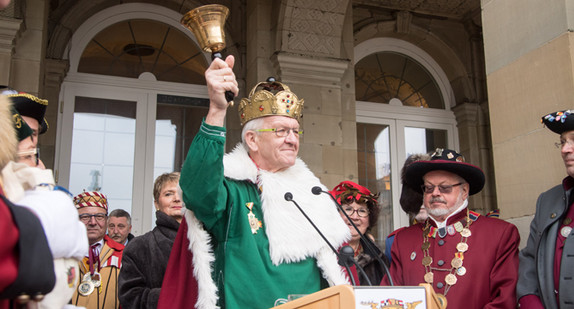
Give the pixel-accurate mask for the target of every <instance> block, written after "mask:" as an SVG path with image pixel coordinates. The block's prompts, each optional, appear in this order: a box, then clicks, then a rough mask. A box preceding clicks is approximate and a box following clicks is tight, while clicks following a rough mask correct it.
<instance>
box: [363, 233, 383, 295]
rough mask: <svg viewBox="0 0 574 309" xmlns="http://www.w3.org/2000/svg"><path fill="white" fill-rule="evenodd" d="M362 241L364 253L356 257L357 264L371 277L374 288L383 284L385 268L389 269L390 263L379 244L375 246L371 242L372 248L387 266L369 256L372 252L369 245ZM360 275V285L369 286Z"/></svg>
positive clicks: (374, 257) (373, 256)
mask: <svg viewBox="0 0 574 309" xmlns="http://www.w3.org/2000/svg"><path fill="white" fill-rule="evenodd" d="M360 241H361V247H362V248H363V252H361V253H359V254H358V255H357V257H356V260H357V264H359V266H361V267H362V268H363V270H364V271H365V273H366V274H367V277H369V280H370V281H371V284H372V285H373V286H377V285H379V284H380V283H381V280H382V279H383V276H384V275H385V266H387V267H388V264H389V262H388V261H387V258H386V257H385V255H384V254H383V252H382V250H381V249H380V248H379V247H378V246H377V244H375V242H372V241H371V242H370V244H371V247H372V249H373V250H374V251H376V254H377V255H378V256H379V257H380V258H381V260H382V261H383V262H384V263H385V265H381V263H380V262H379V259H377V257H376V256H375V255H372V254H369V253H370V251H369V249H368V248H367V247H366V246H367V245H366V244H365V242H364V241H363V240H362V239H361V240H360ZM358 275H359V282H360V283H361V284H360V285H369V284H368V282H367V280H365V279H364V276H363V275H362V274H361V273H360V272H359V273H358Z"/></svg>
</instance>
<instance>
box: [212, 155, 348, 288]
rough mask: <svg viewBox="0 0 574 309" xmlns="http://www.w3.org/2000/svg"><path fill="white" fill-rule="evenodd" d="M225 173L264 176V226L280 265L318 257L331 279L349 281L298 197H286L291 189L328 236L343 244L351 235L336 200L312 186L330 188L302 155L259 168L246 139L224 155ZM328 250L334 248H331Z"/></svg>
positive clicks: (271, 251) (241, 176)
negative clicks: (283, 164)
mask: <svg viewBox="0 0 574 309" xmlns="http://www.w3.org/2000/svg"><path fill="white" fill-rule="evenodd" d="M223 162H224V167H225V176H226V177H228V178H232V179H236V180H249V181H251V182H253V183H257V181H259V185H261V187H262V192H261V201H262V205H263V206H262V208H263V217H264V223H263V224H264V228H265V232H266V234H267V237H268V238H269V254H270V256H271V261H272V262H273V264H275V265H279V264H281V263H291V262H298V261H301V260H303V259H305V258H308V257H313V258H316V259H317V265H318V266H319V267H320V268H321V270H322V271H323V276H325V278H326V279H328V281H330V282H331V283H334V284H340V283H345V282H347V280H346V279H345V276H343V275H342V268H341V267H340V266H339V265H338V264H337V258H336V256H335V254H334V253H333V252H332V251H331V249H330V248H329V246H328V245H327V244H326V243H325V240H324V239H323V238H322V237H321V236H320V235H319V234H318V233H317V231H315V229H314V228H313V226H312V225H311V223H309V221H308V220H307V219H306V218H305V216H304V215H303V214H302V213H301V212H300V211H299V209H297V207H296V206H295V204H294V203H293V202H289V201H286V200H285V198H284V195H285V193H286V192H291V193H292V194H293V200H294V201H296V202H297V204H298V205H299V206H300V207H301V208H302V209H303V210H304V211H305V213H306V214H307V216H309V218H311V220H312V221H313V223H315V225H316V226H317V228H318V229H319V230H320V231H321V232H323V234H324V235H325V237H326V238H327V239H328V240H329V242H330V243H331V244H332V245H333V247H335V249H338V248H339V247H340V246H341V244H342V243H343V242H345V241H347V240H348V239H350V231H349V227H348V226H347V225H346V224H345V223H344V222H343V219H341V216H340V215H339V212H338V211H337V208H336V205H335V204H334V202H333V201H332V200H331V198H330V197H328V196H327V195H326V194H320V195H314V194H313V193H312V192H311V188H313V187H314V186H319V187H321V189H323V190H326V187H325V186H324V185H322V184H321V182H320V181H319V179H318V178H317V177H316V176H315V175H314V174H313V173H312V172H311V171H310V170H309V169H308V168H307V165H305V163H304V162H303V161H302V160H301V159H299V158H297V160H296V162H295V165H293V166H292V167H290V168H288V169H285V170H283V171H280V172H275V173H272V172H267V171H264V170H261V171H259V179H258V178H257V173H258V170H257V167H256V166H255V164H254V163H253V161H252V160H251V159H250V158H249V156H248V155H247V151H246V150H245V148H244V147H243V146H242V145H238V146H236V147H235V149H234V150H233V152H231V153H229V154H227V155H225V157H224V161H223ZM325 252H330V253H331V254H330V255H329V254H327V253H325Z"/></svg>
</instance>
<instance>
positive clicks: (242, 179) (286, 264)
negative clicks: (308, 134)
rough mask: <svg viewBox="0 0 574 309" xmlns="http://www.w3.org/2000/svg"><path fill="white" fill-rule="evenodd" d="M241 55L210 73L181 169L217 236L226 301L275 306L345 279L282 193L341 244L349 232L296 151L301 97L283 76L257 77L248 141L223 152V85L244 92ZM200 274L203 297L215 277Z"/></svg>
mask: <svg viewBox="0 0 574 309" xmlns="http://www.w3.org/2000/svg"><path fill="white" fill-rule="evenodd" d="M233 64H234V58H233V56H229V57H227V59H225V60H221V59H215V60H214V61H213V62H212V64H211V65H210V67H209V68H208V70H207V71H206V73H205V78H206V81H207V87H208V91H209V98H210V107H209V112H208V114H207V116H206V118H205V120H204V122H203V123H202V125H201V128H200V130H199V133H198V134H197V135H196V137H195V139H194V141H193V143H192V145H191V146H190V149H189V152H188V155H187V158H186V161H185V163H184V166H183V169H182V172H181V179H180V186H181V189H182V191H183V200H184V202H185V205H186V207H187V208H188V209H189V210H191V211H192V212H193V215H194V216H195V217H196V218H197V219H198V220H199V221H197V220H187V224H188V225H189V224H196V223H197V222H201V224H202V225H203V228H204V229H205V230H206V231H207V232H208V233H209V236H210V238H211V246H212V248H213V254H214V257H215V261H214V263H213V272H212V278H211V279H212V280H213V281H214V283H215V286H216V287H217V295H218V297H219V301H218V305H219V306H220V307H221V308H241V309H243V308H254V309H258V308H270V307H273V306H276V305H278V304H280V303H282V302H284V301H285V299H287V298H288V296H289V295H290V294H310V293H313V292H316V291H319V290H320V289H322V288H325V287H328V286H330V285H337V284H347V283H348V280H347V276H346V275H345V273H344V271H343V269H342V267H341V266H339V265H338V263H337V257H336V255H335V254H334V253H333V251H332V250H331V249H330V248H329V245H328V244H327V243H326V242H325V241H324V240H323V239H322V238H321V236H320V235H319V234H318V233H317V232H316V231H315V230H314V228H313V227H312V225H311V224H310V223H309V222H308V221H307V219H305V217H304V215H303V214H302V213H301V212H300V211H299V210H298V209H297V207H296V206H295V205H294V203H292V202H290V201H287V200H286V199H285V197H284V196H285V194H286V193H287V192H289V193H291V194H292V196H293V200H295V201H296V202H297V203H298V204H299V205H300V206H301V208H303V209H304V211H305V213H306V214H307V215H308V216H309V217H310V218H311V220H313V222H314V223H315V225H316V226H317V227H318V228H319V229H320V230H321V231H322V232H323V234H324V235H325V236H326V238H327V239H328V240H329V242H330V243H331V244H332V245H333V246H334V247H335V248H339V247H340V246H341V244H342V243H344V242H345V241H346V240H348V239H349V238H350V235H349V229H348V227H347V226H346V225H345V224H344V222H343V221H342V219H341V217H340V215H339V214H338V211H337V208H336V206H335V204H334V203H333V201H332V200H331V199H330V198H329V197H328V196H327V195H326V194H321V195H314V194H313V193H312V192H311V188H313V187H314V186H319V187H321V188H322V189H323V190H325V191H327V189H326V187H325V186H324V185H322V184H321V183H320V181H319V179H318V178H317V177H316V176H314V175H313V173H312V172H311V171H310V170H309V169H308V168H307V166H306V165H305V163H304V162H303V161H302V160H301V159H299V158H298V157H297V154H298V150H299V138H300V135H301V134H302V131H301V128H300V123H299V121H300V118H301V112H302V110H303V100H302V99H299V98H297V96H296V95H295V94H294V93H293V92H291V91H290V89H289V87H287V86H286V85H284V84H282V83H279V82H275V81H271V82H264V83H259V84H258V85H257V86H255V87H254V88H253V90H252V91H251V93H250V95H249V97H248V98H244V99H242V100H241V103H240V106H239V114H240V118H241V124H242V125H243V131H242V135H241V136H242V143H240V144H238V145H237V146H236V147H235V149H234V150H233V151H232V152H231V153H228V154H224V146H225V135H226V129H225V127H224V122H225V117H226V113H227V107H228V104H229V103H228V102H227V100H226V98H225V91H232V92H233V93H235V94H237V93H238V87H237V81H236V80H235V75H234V73H233V70H232V69H233ZM258 88H262V89H261V90H258V91H257V89H258ZM189 214H190V212H188V217H186V218H189ZM190 230H192V228H190ZM188 235H189V234H188ZM188 237H189V236H188ZM191 243H192V244H193V241H191ZM190 247H193V246H190ZM194 255H195V253H194ZM194 266H195V267H196V268H198V265H196V261H195V258H194ZM198 284H199V291H200V292H199V294H200V295H199V301H198V303H201V299H202V295H201V294H202V292H201V290H202V285H203V286H209V285H210V284H213V282H212V283H206V282H202V280H199V279H198Z"/></svg>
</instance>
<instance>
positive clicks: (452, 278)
mask: <svg viewBox="0 0 574 309" xmlns="http://www.w3.org/2000/svg"><path fill="white" fill-rule="evenodd" d="M472 222H474V220H471V219H470V216H469V211H468V208H467V209H466V226H464V227H463V226H462V224H455V225H454V227H455V230H456V231H457V232H459V233H460V236H461V238H460V242H459V243H458V244H457V245H456V250H457V252H456V253H455V254H454V258H453V259H452V260H451V262H450V265H451V268H437V267H431V265H432V262H433V259H432V257H431V256H430V255H429V248H430V242H429V234H430V233H431V227H430V219H427V222H426V225H425V227H424V228H423V244H422V246H421V249H422V251H423V260H422V264H423V266H424V267H425V275H424V280H425V282H426V283H429V284H431V285H432V283H433V281H434V273H433V271H448V272H449V273H448V275H446V277H445V279H444V281H445V283H446V285H445V287H444V296H446V294H447V293H448V291H449V289H450V287H451V286H453V285H455V284H456V282H457V280H458V278H457V277H456V275H458V276H464V275H465V274H466V268H465V267H464V266H462V264H463V262H462V261H463V260H464V252H466V251H468V243H467V241H468V237H470V236H471V235H472V233H471V232H470V229H469V227H470V225H471V224H472ZM457 223H458V222H457ZM439 295H440V294H439Z"/></svg>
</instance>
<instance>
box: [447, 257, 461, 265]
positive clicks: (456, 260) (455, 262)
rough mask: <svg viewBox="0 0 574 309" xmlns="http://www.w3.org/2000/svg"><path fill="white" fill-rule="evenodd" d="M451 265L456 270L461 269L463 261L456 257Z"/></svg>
mask: <svg viewBox="0 0 574 309" xmlns="http://www.w3.org/2000/svg"><path fill="white" fill-rule="evenodd" d="M450 265H452V267H454V268H459V267H461V266H462V260H461V259H459V258H457V257H455V258H454V259H452V261H450Z"/></svg>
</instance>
